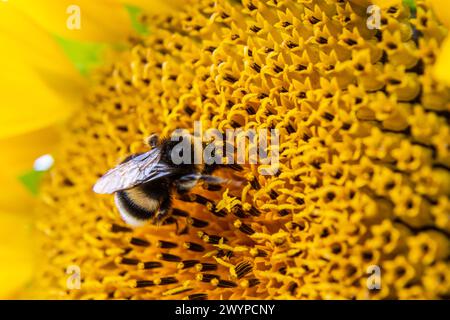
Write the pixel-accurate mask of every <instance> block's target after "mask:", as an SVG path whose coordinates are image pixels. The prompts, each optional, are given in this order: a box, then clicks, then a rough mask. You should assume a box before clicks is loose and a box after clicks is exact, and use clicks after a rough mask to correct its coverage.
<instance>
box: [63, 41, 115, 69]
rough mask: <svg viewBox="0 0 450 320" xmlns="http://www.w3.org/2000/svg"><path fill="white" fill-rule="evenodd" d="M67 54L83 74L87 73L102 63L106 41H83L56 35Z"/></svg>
mask: <svg viewBox="0 0 450 320" xmlns="http://www.w3.org/2000/svg"><path fill="white" fill-rule="evenodd" d="M55 38H56V41H57V42H58V44H59V45H60V46H61V47H62V49H63V50H64V52H65V53H66V55H67V56H68V57H69V59H70V60H71V61H72V63H73V64H74V65H75V67H76V68H77V69H78V71H79V72H80V73H81V74H82V75H87V74H88V73H89V72H90V71H91V70H92V69H93V68H95V67H97V66H99V65H100V64H101V63H102V57H103V53H104V52H105V49H106V47H107V45H106V44H104V43H96V42H81V41H76V40H70V39H65V38H62V37H59V36H55Z"/></svg>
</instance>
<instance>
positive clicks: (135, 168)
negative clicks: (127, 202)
mask: <svg viewBox="0 0 450 320" xmlns="http://www.w3.org/2000/svg"><path fill="white" fill-rule="evenodd" d="M160 158H161V152H160V150H159V149H158V148H154V149H152V150H150V151H148V152H145V153H143V154H140V155H138V156H136V157H133V158H131V159H129V160H127V161H125V162H123V163H121V164H119V165H118V166H117V167H115V168H113V169H111V170H109V171H108V172H107V173H105V174H104V175H103V176H102V177H101V178H100V179H98V180H97V182H96V184H95V185H94V188H93V190H94V192H95V193H102V194H111V193H114V192H117V191H120V190H124V189H129V188H132V187H134V186H137V185H139V184H142V183H145V182H148V181H151V180H155V179H159V178H162V177H164V176H167V175H170V174H171V169H170V167H169V166H168V165H166V164H164V163H161V162H160V161H159V160H160Z"/></svg>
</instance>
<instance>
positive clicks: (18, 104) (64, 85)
mask: <svg viewBox="0 0 450 320" xmlns="http://www.w3.org/2000/svg"><path fill="white" fill-rule="evenodd" d="M7 4H8V3H1V10H0V46H1V48H2V50H1V51H0V70H2V76H1V78H0V95H1V97H2V104H1V106H0V139H4V138H6V137H10V136H13V135H17V134H22V133H24V132H27V131H30V130H37V129H40V128H43V127H47V126H49V125H51V124H53V123H55V122H59V121H62V120H64V119H66V118H67V117H68V116H69V115H70V114H71V112H72V111H73V110H74V108H76V106H77V105H78V103H79V101H80V96H81V90H82V85H83V82H82V78H81V76H80V74H79V73H78V72H77V71H76V69H75V68H74V66H73V65H72V64H71V62H70V61H69V60H68V59H67V57H66V56H65V55H64V53H63V51H62V50H61V48H60V47H59V46H58V45H57V44H56V43H55V42H54V40H53V38H52V37H51V36H50V35H48V34H47V33H46V32H45V31H44V30H42V29H40V28H39V27H37V26H36V25H35V24H34V23H33V22H32V21H31V20H30V19H28V18H27V17H26V16H24V15H23V14H21V13H20V12H19V11H17V10H16V9H14V8H12V7H11V6H9V5H7ZM11 26H14V27H11Z"/></svg>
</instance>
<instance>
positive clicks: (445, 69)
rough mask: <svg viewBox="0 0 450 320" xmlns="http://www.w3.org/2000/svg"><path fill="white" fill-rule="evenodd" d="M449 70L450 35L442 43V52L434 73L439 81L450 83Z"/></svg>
mask: <svg viewBox="0 0 450 320" xmlns="http://www.w3.org/2000/svg"><path fill="white" fill-rule="evenodd" d="M449 70H450V37H448V38H447V39H446V40H445V41H444V43H443V44H442V48H441V52H440V54H439V56H438V59H437V61H436V65H435V67H434V75H435V77H436V78H437V79H438V80H439V81H441V82H443V83H445V84H447V85H450V72H449Z"/></svg>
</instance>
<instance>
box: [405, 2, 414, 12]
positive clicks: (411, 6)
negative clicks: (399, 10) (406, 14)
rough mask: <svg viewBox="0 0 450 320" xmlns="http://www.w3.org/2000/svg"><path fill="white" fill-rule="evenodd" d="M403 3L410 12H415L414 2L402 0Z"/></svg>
mask: <svg viewBox="0 0 450 320" xmlns="http://www.w3.org/2000/svg"><path fill="white" fill-rule="evenodd" d="M403 3H404V4H405V5H407V6H408V7H409V8H410V9H411V10H412V11H416V0H403Z"/></svg>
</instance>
